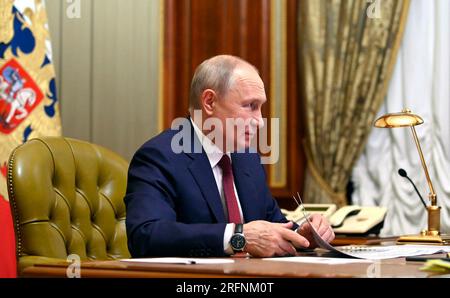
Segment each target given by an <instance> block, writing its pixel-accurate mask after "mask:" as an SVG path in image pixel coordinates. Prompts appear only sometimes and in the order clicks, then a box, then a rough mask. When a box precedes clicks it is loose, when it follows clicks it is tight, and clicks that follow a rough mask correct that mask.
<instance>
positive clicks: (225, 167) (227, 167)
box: [219, 154, 231, 173]
mask: <svg viewBox="0 0 450 298" xmlns="http://www.w3.org/2000/svg"><path fill="white" fill-rule="evenodd" d="M219 167H220V168H221V169H222V171H223V172H224V173H228V172H231V160H230V157H229V156H228V155H226V154H224V155H223V156H222V158H221V159H220V160H219Z"/></svg>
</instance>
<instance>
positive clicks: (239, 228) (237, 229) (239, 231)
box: [234, 223, 244, 234]
mask: <svg viewBox="0 0 450 298" xmlns="http://www.w3.org/2000/svg"><path fill="white" fill-rule="evenodd" d="M242 232H244V225H243V224H240V223H237V224H235V226H234V233H235V234H242Z"/></svg>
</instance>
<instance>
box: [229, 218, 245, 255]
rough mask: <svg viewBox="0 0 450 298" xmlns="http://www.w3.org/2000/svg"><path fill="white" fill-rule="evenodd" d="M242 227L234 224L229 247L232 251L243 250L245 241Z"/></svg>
mask: <svg viewBox="0 0 450 298" xmlns="http://www.w3.org/2000/svg"><path fill="white" fill-rule="evenodd" d="M243 232H244V225H243V224H236V225H235V228H234V234H233V236H231V240H230V245H231V248H232V249H233V251H234V252H235V253H236V252H240V251H243V250H244V248H245V244H246V243H247V242H246V241H245V236H244V233H243Z"/></svg>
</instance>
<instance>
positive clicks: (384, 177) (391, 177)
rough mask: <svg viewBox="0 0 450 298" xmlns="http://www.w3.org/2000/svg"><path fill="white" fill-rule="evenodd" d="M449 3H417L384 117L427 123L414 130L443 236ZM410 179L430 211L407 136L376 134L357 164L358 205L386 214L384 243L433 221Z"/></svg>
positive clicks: (449, 150)
mask: <svg viewBox="0 0 450 298" xmlns="http://www.w3.org/2000/svg"><path fill="white" fill-rule="evenodd" d="M449 13H450V1H448V0H427V1H412V2H411V7H410V10H409V17H408V21H407V24H406V28H405V34H404V37H403V40H402V45H401V48H400V50H399V54H398V59H397V62H396V63H397V64H396V66H395V68H394V73H393V77H392V80H391V82H390V86H389V91H388V94H387V96H386V99H385V101H384V103H383V105H382V107H381V109H380V111H379V112H378V113H379V115H382V114H385V113H387V112H396V111H400V110H402V109H403V108H410V109H411V110H412V111H413V112H414V113H416V114H418V115H420V116H421V117H422V118H423V119H424V123H423V124H422V125H420V126H417V127H416V131H417V135H418V137H419V140H420V143H421V147H422V150H423V154H424V158H425V160H426V162H427V166H428V170H429V172H430V177H431V180H432V181H433V186H434V188H435V191H436V194H437V203H438V205H439V206H441V207H442V209H441V232H442V233H450V171H449V169H450V118H449V114H450V87H449V82H450V55H449V53H450V18H449ZM399 168H403V169H404V170H406V171H407V173H408V175H409V176H410V178H411V179H412V180H413V181H414V183H415V184H416V186H417V188H418V190H419V192H420V193H421V194H422V197H423V198H424V199H425V201H426V202H427V203H428V199H427V194H428V193H429V189H428V186H427V181H426V177H425V174H424V171H423V168H422V165H421V162H420V158H419V155H418V153H417V149H416V146H415V144H414V141H413V138H412V135H411V131H410V129H407V128H403V129H402V128H396V129H373V130H372V132H371V133H370V137H369V139H368V142H367V145H366V146H365V149H364V152H363V154H362V155H361V157H360V158H359V160H358V162H357V163H356V165H355V167H354V169H353V174H352V180H353V181H354V187H355V190H354V193H353V196H352V199H353V202H354V203H356V204H359V205H380V206H384V207H387V208H388V210H389V211H388V213H387V215H386V220H385V224H384V228H383V230H382V231H381V235H382V236H391V235H402V234H417V233H418V232H420V230H421V229H423V228H426V227H427V213H426V211H425V209H424V208H423V205H422V204H421V202H420V199H419V197H418V196H417V194H416V193H415V191H414V188H413V186H412V185H411V184H410V183H409V182H408V181H407V180H406V179H405V178H403V177H400V176H399V175H398V173H397V171H398V169H399Z"/></svg>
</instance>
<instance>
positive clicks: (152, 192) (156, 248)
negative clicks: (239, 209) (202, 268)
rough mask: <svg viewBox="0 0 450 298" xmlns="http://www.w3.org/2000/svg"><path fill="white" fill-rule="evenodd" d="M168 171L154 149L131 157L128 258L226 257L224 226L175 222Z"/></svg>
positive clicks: (164, 159) (128, 186) (128, 194)
mask: <svg viewBox="0 0 450 298" xmlns="http://www.w3.org/2000/svg"><path fill="white" fill-rule="evenodd" d="M170 171H171V164H170V161H169V160H168V158H167V157H166V156H165V155H164V154H163V153H161V152H160V151H159V150H157V149H155V148H148V147H147V148H145V147H144V148H141V149H140V150H138V152H137V153H136V154H135V156H134V157H133V160H132V162H131V164H130V168H129V171H128V185H127V193H126V196H125V204H126V208H127V216H126V227H127V236H128V247H129V250H130V253H131V255H132V256H133V257H148V256H225V253H224V250H223V235H224V230H225V223H214V224H208V223H205V224H197V223H196V224H187V223H181V222H177V213H176V205H175V198H176V196H177V195H178V194H176V191H175V187H174V185H173V183H176V182H174V181H171V175H170Z"/></svg>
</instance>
